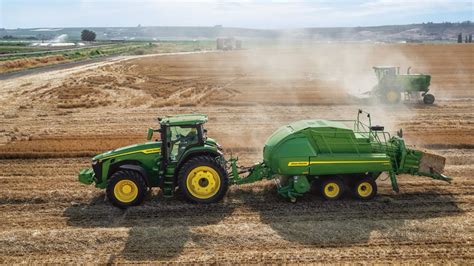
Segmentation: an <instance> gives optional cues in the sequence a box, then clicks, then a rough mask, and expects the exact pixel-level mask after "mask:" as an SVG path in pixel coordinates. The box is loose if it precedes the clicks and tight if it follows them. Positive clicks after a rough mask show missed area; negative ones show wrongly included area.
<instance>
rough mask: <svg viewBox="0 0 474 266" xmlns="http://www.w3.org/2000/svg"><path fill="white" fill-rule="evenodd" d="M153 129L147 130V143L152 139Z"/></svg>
mask: <svg viewBox="0 0 474 266" xmlns="http://www.w3.org/2000/svg"><path fill="white" fill-rule="evenodd" d="M153 131H154V130H153V128H148V134H147V136H146V140H148V141H151V139H152V138H153Z"/></svg>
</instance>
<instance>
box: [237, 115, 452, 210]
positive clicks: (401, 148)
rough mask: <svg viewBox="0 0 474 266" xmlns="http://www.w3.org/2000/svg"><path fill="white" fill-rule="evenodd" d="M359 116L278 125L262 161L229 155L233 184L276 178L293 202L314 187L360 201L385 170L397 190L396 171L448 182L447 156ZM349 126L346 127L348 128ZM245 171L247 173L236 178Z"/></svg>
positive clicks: (372, 191) (371, 192) (280, 189)
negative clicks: (250, 162)
mask: <svg viewBox="0 0 474 266" xmlns="http://www.w3.org/2000/svg"><path fill="white" fill-rule="evenodd" d="M361 114H363V112H362V111H359V114H358V116H357V120H340V121H328V120H303V121H298V122H294V123H292V124H289V125H287V126H284V127H282V128H280V129H278V130H277V131H276V132H275V133H273V134H272V135H271V136H270V137H269V138H268V140H267V142H266V143H265V147H264V150H263V162H262V163H259V164H257V165H255V166H253V167H251V168H247V169H241V171H240V172H239V169H238V168H237V166H236V159H231V168H232V173H230V176H231V177H232V179H231V183H234V184H243V183H251V182H254V181H258V180H261V179H264V178H267V179H274V178H276V177H279V180H280V181H279V182H277V183H278V193H279V194H280V195H282V196H284V197H287V198H289V199H291V200H293V201H294V200H296V197H297V196H301V195H303V194H304V193H305V192H308V191H309V190H310V187H311V184H313V185H316V186H317V187H318V188H319V189H320V191H321V193H322V195H323V196H324V197H325V198H326V199H330V200H334V199H338V198H340V197H341V196H342V195H343V194H344V192H345V191H350V192H352V193H353V194H354V195H355V196H356V197H358V198H360V199H370V198H372V197H374V196H375V195H376V193H377V184H376V183H375V180H376V179H377V178H378V177H379V176H380V175H381V174H382V173H383V172H386V173H388V175H389V176H390V179H391V182H392V187H393V189H394V190H395V191H397V192H398V185H397V179H396V175H398V174H411V175H420V176H428V177H432V178H434V179H441V180H445V181H449V180H450V178H448V177H446V176H444V175H443V174H441V173H442V171H443V169H444V164H445V159H444V158H443V157H441V156H437V155H432V154H429V153H425V152H421V151H418V150H413V149H410V148H407V147H406V146H405V141H404V140H403V138H402V133H401V131H400V132H399V134H398V136H394V137H391V136H390V134H389V133H388V132H384V131H383V130H384V128H383V127H382V126H371V122H370V115H369V114H367V118H368V124H364V123H362V122H361V121H360V115H361ZM349 125H350V126H349ZM244 172H248V175H247V176H246V177H239V173H240V174H242V173H244Z"/></svg>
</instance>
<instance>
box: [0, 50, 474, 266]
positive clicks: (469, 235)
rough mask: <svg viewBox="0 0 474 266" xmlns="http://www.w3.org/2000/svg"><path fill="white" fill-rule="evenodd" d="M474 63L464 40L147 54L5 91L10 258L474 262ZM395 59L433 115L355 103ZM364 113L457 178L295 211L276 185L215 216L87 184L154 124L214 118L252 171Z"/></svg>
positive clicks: (255, 187) (0, 190)
mask: <svg viewBox="0 0 474 266" xmlns="http://www.w3.org/2000/svg"><path fill="white" fill-rule="evenodd" d="M335 51H338V52H337V53H336V52H335ZM382 55H384V56H382ZM473 56H474V49H473V48H472V46H467V45H360V46H359V45H332V46H331V45H328V46H326V45H322V46H318V47H313V48H312V49H308V50H303V51H301V50H295V49H289V48H288V49H275V50H270V51H269V50H263V51H259V50H249V51H241V52H229V53H210V54H195V55H176V56H169V57H149V58H141V59H136V60H129V61H125V62H118V63H114V64H108V65H106V66H98V67H97V68H92V67H91V68H87V69H81V68H79V69H70V70H64V71H59V72H53V73H48V74H44V75H35V76H31V77H22V78H17V79H12V80H8V81H6V82H4V81H2V83H1V86H0V114H2V115H0V123H1V128H0V140H1V141H0V142H2V143H3V144H4V145H1V146H0V158H1V159H0V169H2V173H1V174H0V216H1V217H2V222H1V223H0V263H15V262H39V261H41V262H55V263H65V262H72V263H77V262H101V263H107V262H132V263H136V262H188V263H189V262H206V263H216V262H221V263H222V262H228V263H238V262H240V263H263V262H264V263H292V262H294V263H297V262H300V263H301V262H329V263H335V262H350V263H354V262H378V263H384V262H395V263H400V262H403V263H416V262H425V263H426V262H428V263H445V262H455V263H472V262H473V260H474V256H473V254H474V250H473V249H474V248H473V237H474V231H473V228H474V217H473V213H472V209H473V206H474V205H473V201H474V197H473V193H472V191H473V186H474V182H473V179H472V177H473V173H474V159H473V158H474V152H473V150H472V148H473V143H474V134H473V132H474V112H473V99H474V94H473V93H472V88H473V77H472V73H473V71H474V60H472V59H473ZM383 64H397V65H398V64H399V65H402V67H407V66H410V65H411V66H412V67H413V68H412V71H415V72H425V73H430V74H432V75H433V79H432V88H433V93H434V94H435V96H436V97H437V99H436V104H435V105H433V106H425V105H420V104H416V103H410V104H405V105H399V106H398V105H397V106H384V105H376V104H374V105H367V104H362V103H359V102H353V101H351V98H349V97H347V92H348V91H351V90H352V89H353V88H362V87H367V86H370V84H371V82H374V80H373V73H372V72H371V71H372V70H371V66H372V65H383ZM361 105H363V106H361ZM361 107H363V108H364V109H366V110H367V111H369V112H371V113H372V114H373V117H374V119H375V120H376V121H375V123H377V124H383V125H385V126H386V128H388V129H389V130H390V131H395V130H397V129H398V128H400V127H403V129H404V132H405V137H406V139H407V142H408V143H410V144H412V145H416V146H417V147H418V148H422V149H430V150H431V151H432V152H435V153H438V154H440V155H443V156H445V157H447V167H446V174H447V175H450V176H452V177H453V178H454V182H453V183H452V184H448V183H443V182H441V181H434V180H431V179H429V178H424V177H413V176H408V175H406V176H405V175H404V176H401V177H400V179H399V185H400V190H401V192H400V194H395V193H394V192H392V191H391V188H390V184H389V181H388V180H386V179H385V178H381V179H379V180H378V181H377V182H378V185H379V196H378V197H377V198H376V199H375V200H373V201H369V202H360V201H357V200H355V199H352V198H351V197H346V198H344V199H342V200H340V201H337V202H327V201H323V200H322V199H321V198H320V197H319V196H318V195H317V194H308V195H307V196H305V197H303V198H302V199H300V200H299V201H298V202H297V203H296V204H291V203H289V202H287V201H285V200H284V199H281V198H280V197H278V195H277V194H276V192H275V188H274V184H273V183H272V182H270V181H267V182H261V183H256V184H252V185H245V186H235V187H232V188H231V189H230V191H229V193H228V195H227V196H226V197H225V200H224V201H223V202H221V203H218V204H213V205H205V206H201V205H192V204H187V203H185V202H183V201H182V200H180V199H179V198H176V199H168V200H166V199H164V198H163V197H161V195H160V192H159V190H158V189H155V190H154V191H153V193H152V195H150V197H149V199H148V200H147V201H146V203H145V204H144V205H143V206H139V207H136V208H131V209H128V210H126V211H122V210H118V209H116V208H114V207H112V206H110V204H109V203H108V202H107V201H106V200H105V199H104V193H103V191H101V190H98V189H95V188H94V187H92V186H90V187H89V186H84V185H81V184H79V183H78V182H77V181H76V174H77V172H78V170H79V169H80V168H82V167H87V166H88V164H89V162H90V161H89V160H90V157H89V156H92V155H93V154H95V153H98V152H103V151H105V150H107V149H111V148H114V147H117V146H121V145H126V144H131V143H134V142H138V141H142V140H143V139H144V138H145V129H146V128H148V127H150V126H155V125H156V123H155V121H156V120H154V119H155V118H156V117H157V116H158V115H165V114H176V113H189V112H201V113H206V114H208V115H209V117H210V121H209V123H208V129H209V135H210V136H211V137H213V138H216V139H217V140H218V141H219V142H220V143H221V144H222V145H223V146H224V147H226V152H227V154H229V153H230V152H233V153H234V154H237V155H238V156H239V157H240V158H241V162H242V164H244V165H245V164H246V165H249V164H251V163H253V162H255V161H258V160H259V159H260V156H261V154H260V153H261V147H262V144H263V142H264V141H265V139H266V137H267V136H268V135H269V134H270V133H271V132H273V131H274V130H275V129H276V128H278V127H280V126H282V125H284V124H286V123H288V122H291V121H295V120H299V119H305V118H325V119H340V118H346V119H347V118H352V117H354V116H355V115H356V112H357V109H358V108H361Z"/></svg>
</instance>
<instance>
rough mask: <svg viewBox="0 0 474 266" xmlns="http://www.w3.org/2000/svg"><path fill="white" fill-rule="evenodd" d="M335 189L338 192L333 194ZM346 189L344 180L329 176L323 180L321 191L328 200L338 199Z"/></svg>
mask: <svg viewBox="0 0 474 266" xmlns="http://www.w3.org/2000/svg"><path fill="white" fill-rule="evenodd" d="M335 191H337V193H335V194H333V193H334V192H335ZM344 191H345V186H344V182H343V181H342V180H341V179H340V178H338V177H328V178H325V179H324V180H322V181H321V186H320V192H321V195H322V196H323V198H325V199H326V200H338V199H339V198H341V197H342V195H343V194H344Z"/></svg>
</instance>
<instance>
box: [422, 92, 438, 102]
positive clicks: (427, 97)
mask: <svg viewBox="0 0 474 266" xmlns="http://www.w3.org/2000/svg"><path fill="white" fill-rule="evenodd" d="M434 101H435V97H434V95H433V94H425V96H423V102H424V103H425V104H433V103H434Z"/></svg>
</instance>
